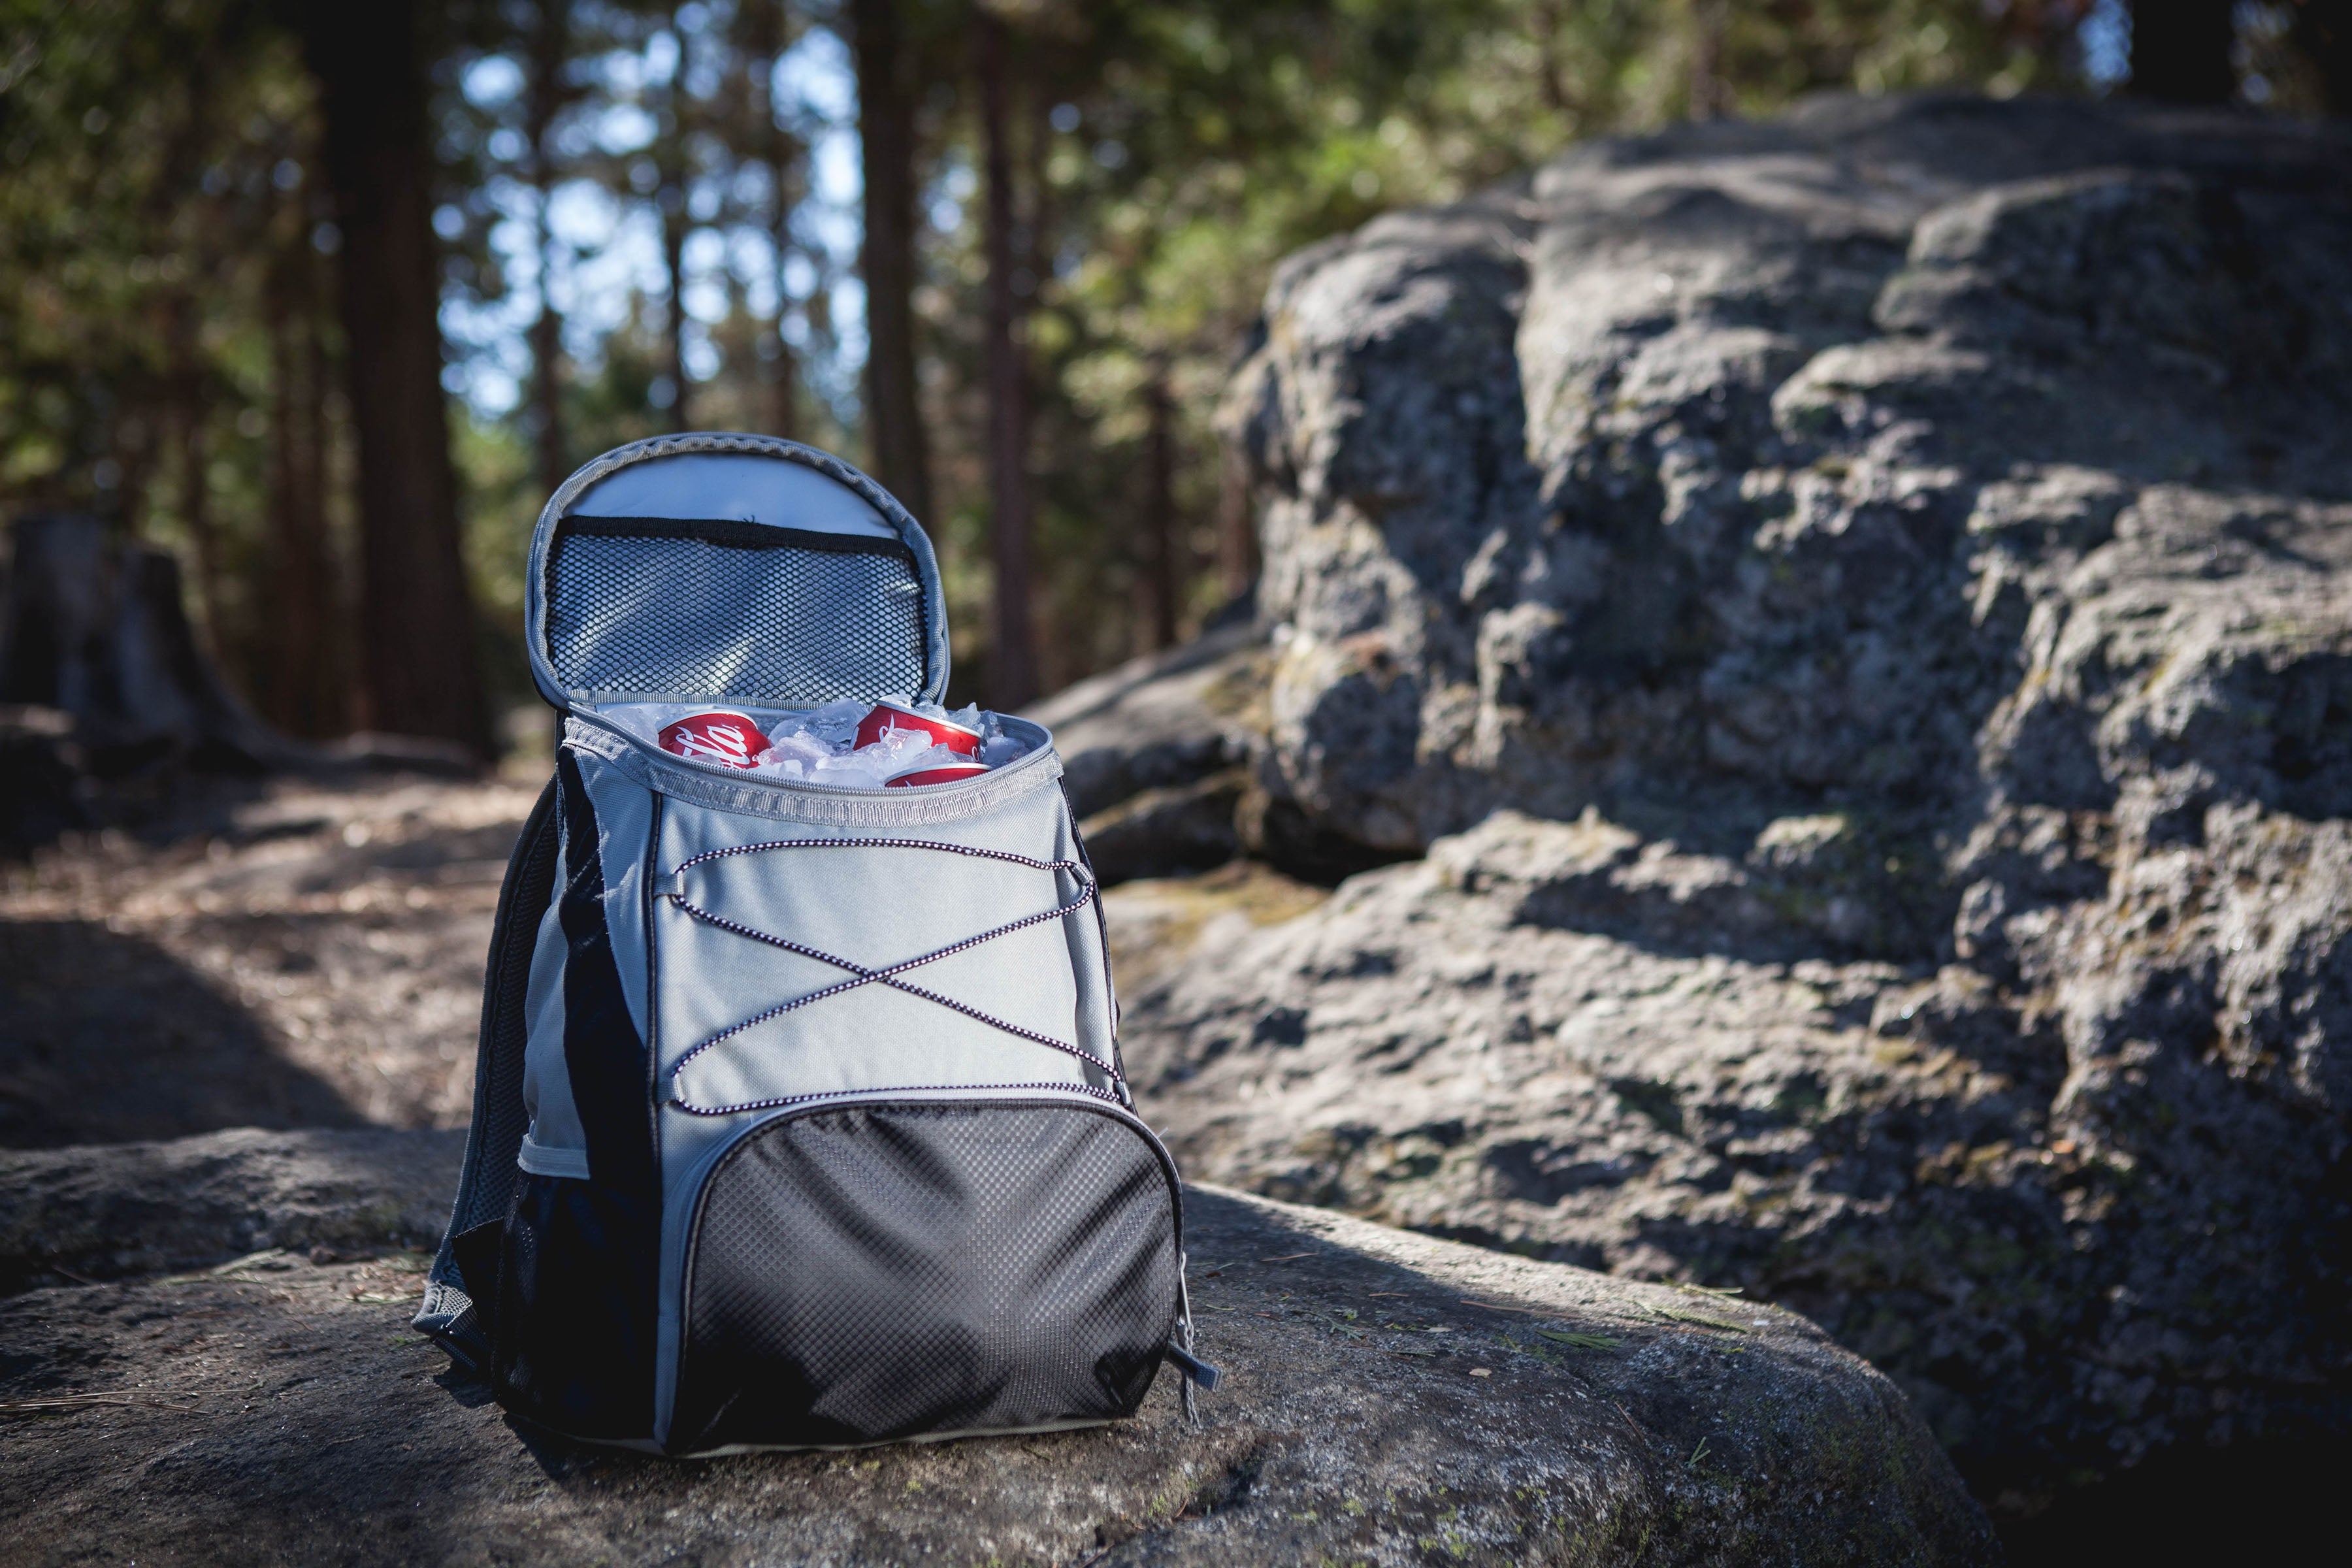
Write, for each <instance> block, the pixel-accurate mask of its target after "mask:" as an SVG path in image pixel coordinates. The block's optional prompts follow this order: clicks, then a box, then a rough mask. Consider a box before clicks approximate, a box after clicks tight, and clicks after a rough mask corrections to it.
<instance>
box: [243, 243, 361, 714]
mask: <svg viewBox="0 0 2352 1568" xmlns="http://www.w3.org/2000/svg"><path fill="white" fill-rule="evenodd" d="M312 273H313V265H312V262H311V258H310V245H309V239H308V237H307V236H305V235H303V234H302V233H301V232H300V226H299V224H298V225H297V226H296V232H295V237H294V238H293V240H292V241H291V243H290V244H289V245H288V246H287V247H286V248H285V249H284V250H283V251H281V252H280V254H279V255H278V258H277V259H276V263H275V265H273V266H272V268H270V288H269V295H268V303H267V306H266V309H267V311H268V327H269V350H270V379H271V381H272V382H273V386H272V387H271V410H270V422H269V425H270V431H269V434H270V472H269V542H270V562H269V610H268V616H267V617H266V620H265V623H264V625H263V627H262V635H263V637H264V638H265V639H266V642H265V646H266V647H268V649H269V668H268V671H267V672H266V675H265V677H264V682H263V691H262V694H261V695H262V711H263V713H264V714H265V715H266V716H267V717H268V720H269V721H270V722H271V723H273V724H275V725H277V726H278V728H279V729H280V730H283V731H286V732H287V733H289V734H291V735H306V736H320V735H331V734H335V733H337V732H338V731H340V730H341V728H342V723H341V721H342V717H343V714H342V702H341V690H340V689H339V687H338V684H337V681H336V675H337V673H338V672H337V665H338V662H339V661H338V660H337V659H336V658H334V656H333V650H332V641H333V638H332V634H331V627H332V626H334V625H335V623H336V621H337V619H338V618H339V617H338V616H337V615H336V613H335V612H336V604H335V599H336V595H335V591H334V578H333V573H332V570H331V566H330V564H329V561H328V555H327V519H326V510H325V500H326V492H325V485H324V483H323V479H322V469H323V468H324V465H325V462H326V453H325V451H324V450H323V448H322V446H321V444H320V437H321V436H322V434H323V431H322V429H321V427H320V423H321V422H320V418H319V416H318V412H317V411H318V409H319V406H320V404H321V403H322V402H323V401H324V400H325V396H326V387H325V385H324V384H323V382H322V381H320V379H319V378H318V375H317V373H318V371H319V368H320V355H319V354H318V353H317V352H316V343H317V339H318V335H319V322H318V298H317V291H316V290H315V289H313V288H312V287H311V281H312Z"/></svg>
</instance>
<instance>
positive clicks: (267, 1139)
mask: <svg viewBox="0 0 2352 1568" xmlns="http://www.w3.org/2000/svg"><path fill="white" fill-rule="evenodd" d="M465 1148H466V1135H465V1134H464V1133H463V1132H460V1131H421V1132H396V1131H387V1130H381V1129H367V1130H354V1131H323V1130H321V1131H296V1132H265V1131H260V1130H259V1129H257V1128H250V1127H246V1128H237V1129H235V1130H233V1131H226V1132H209V1133H206V1134H205V1135H203V1136H202V1137H197V1138H177V1139H171V1140H167V1141H164V1142H151V1143H117V1144H80V1145H76V1146H73V1147H69V1148H64V1149H37V1150H16V1149H5V1150H0V1291H8V1290H18V1289H24V1288H25V1287H26V1285H28V1284H31V1283H34V1282H36V1281H37V1282H41V1283H47V1284H61V1283H64V1282H66V1281H68V1280H70V1279H73V1278H74V1277H75V1276H77V1275H78V1276H80V1277H82V1278H83V1279H111V1278H114V1277H117V1276H121V1275H130V1274H152V1273H154V1272H156V1271H158V1270H160V1269H164V1268H184V1267H188V1266H192V1265H195V1264H204V1263H216V1262H218V1261H219V1260H220V1259H222V1258H226V1257H233V1256H236V1255H237V1254H239V1253H247V1252H255V1251H261V1250H266V1249H268V1248H271V1247H278V1248H286V1249H291V1250H293V1251H296V1252H305V1253H307V1252H309V1251H310V1250H312V1249H313V1248H318V1249H320V1250H322V1251H329V1252H332V1251H338V1250H341V1249H346V1248H360V1249H367V1248H381V1247H384V1246H386V1245H387V1244H390V1245H394V1246H399V1245H403V1244H405V1245H407V1246H411V1247H427V1248H430V1247H438V1246H439V1245H440V1244H441V1233H442V1232H443V1231H444V1230H445V1229H446V1228H447V1226H448V1223H449V1202H450V1199H451V1197H452V1196H453V1195H454V1194H456V1192H457V1176H456V1172H457V1161H458V1158H459V1156H460V1155H462V1154H463V1153H464V1152H465Z"/></svg>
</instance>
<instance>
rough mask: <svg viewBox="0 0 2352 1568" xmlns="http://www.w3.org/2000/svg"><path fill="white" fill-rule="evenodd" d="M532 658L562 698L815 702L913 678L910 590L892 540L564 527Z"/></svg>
mask: <svg viewBox="0 0 2352 1568" xmlns="http://www.w3.org/2000/svg"><path fill="white" fill-rule="evenodd" d="M546 595H547V650H548V658H549V659H550V661H551V663H552V664H553V666H554V668H555V675H556V679H558V680H559V681H561V682H562V685H563V687H564V689H566V690H571V691H591V692H610V693H628V694H632V695H640V696H651V695H669V694H678V695H686V694H689V693H690V694H696V695H700V696H707V697H709V698H711V699H714V700H729V701H736V702H745V703H800V702H829V701H832V700H835V699H838V698H844V697H875V696H881V695H886V694H889V693H893V692H898V693H905V692H912V691H916V690H919V689H921V687H922V684H923V648H924V640H925V630H926V628H925V626H924V624H923V591H922V582H921V579H920V578H919V576H918V575H917V573H916V568H915V557H914V553H913V552H911V551H910V550H908V548H907V547H906V546H905V545H904V544H901V543H899V542H898V541H896V540H888V539H877V538H866V537H862V536H857V535H849V534H835V533H814V532H809V531H804V530H801V529H793V528H774V527H770V526H768V525H766V524H763V523H755V522H730V521H684V520H678V519H671V518H610V517H571V518H565V519H564V520H563V521H562V522H561V523H559V524H558V525H557V527H556V532H555V537H554V539H553V541H552V542H551V545H550V547H549V550H548V553H547V584H546Z"/></svg>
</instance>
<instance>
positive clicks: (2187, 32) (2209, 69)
mask: <svg viewBox="0 0 2352 1568" xmlns="http://www.w3.org/2000/svg"><path fill="white" fill-rule="evenodd" d="M2235 10H2236V6H2235V5H2234V0H2133V5H2132V7H2131V21H2132V31H2131V92H2132V96H2134V97H2135V98H2152V99H2155V100H2158V102H2162V103H2227V102H2229V101H2230V100H2231V98H2233V97H2235V96H2236V94H2237V90H2238V72H2237V68H2236V67H2235V66H2234V65H2233V64H2232V63H2231V59H2230V51H2231V46H2233V45H2234V44H2235V43H2236V42H2237V37H2238V31H2237V21H2236V17H2235V16H2234V14H2233V13H2234V12H2235Z"/></svg>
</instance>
